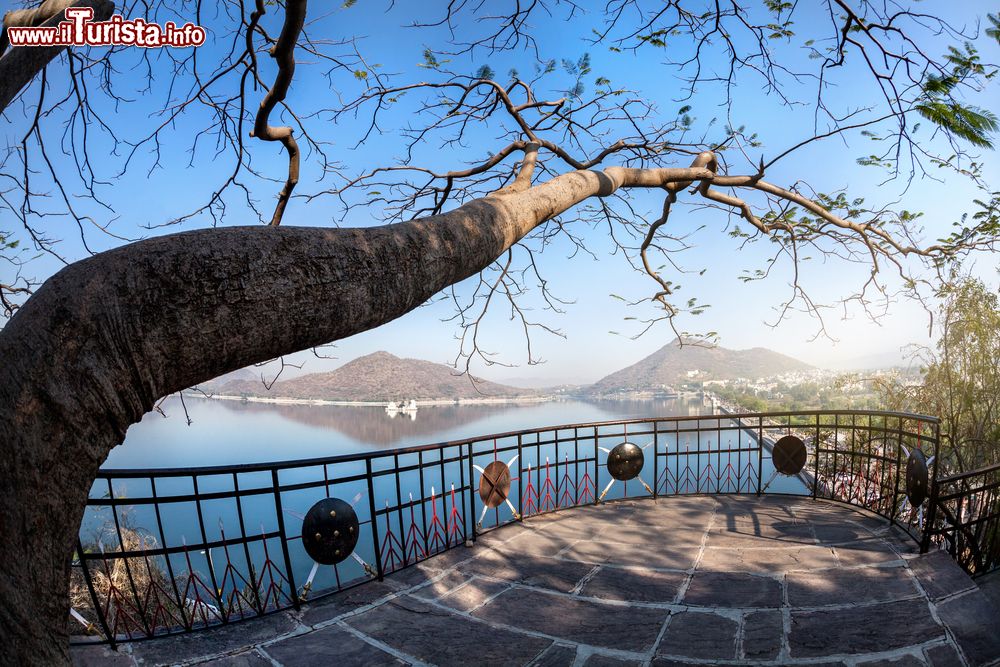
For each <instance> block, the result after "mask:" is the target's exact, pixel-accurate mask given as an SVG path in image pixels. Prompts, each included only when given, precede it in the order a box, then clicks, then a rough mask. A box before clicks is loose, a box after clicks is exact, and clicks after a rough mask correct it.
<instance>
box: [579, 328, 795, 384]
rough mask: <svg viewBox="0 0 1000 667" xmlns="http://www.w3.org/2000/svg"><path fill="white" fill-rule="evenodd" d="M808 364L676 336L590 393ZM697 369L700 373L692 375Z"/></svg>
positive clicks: (769, 352)
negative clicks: (682, 342) (682, 341)
mask: <svg viewBox="0 0 1000 667" xmlns="http://www.w3.org/2000/svg"><path fill="white" fill-rule="evenodd" d="M811 368H812V367H811V366H809V365H808V364H806V363H804V362H801V361H799V360H798V359H793V358H792V357H788V356H785V355H783V354H779V353H778V352H775V351H773V350H768V349H766V348H763V347H755V348H751V349H749V350H729V349H726V348H724V347H711V348H708V347H700V346H696V345H692V344H690V343H687V344H685V345H684V347H680V346H679V345H678V341H677V339H674V340H673V341H671V342H670V343H668V344H667V345H664V346H663V347H661V348H660V349H659V350H657V351H656V352H654V353H653V354H651V355H649V356H648V357H646V358H645V359H643V360H642V361H639V362H637V363H634V364H632V365H631V366H628V367H626V368H623V369H621V370H620V371H615V372H614V373H612V374H610V375H608V376H606V377H604V378H602V379H601V380H599V381H597V382H596V383H595V384H593V385H591V386H590V387H589V388H588V390H587V393H588V394H590V395H602V394H613V393H619V392H626V391H651V390H658V389H664V388H668V387H677V386H678V385H681V384H683V383H685V382H691V381H697V382H702V381H705V380H731V379H734V378H751V379H753V378H762V377H769V376H772V375H781V374H783V373H789V372H794V371H805V370H809V369H811ZM694 371H697V374H693V375H689V373H692V372H694Z"/></svg>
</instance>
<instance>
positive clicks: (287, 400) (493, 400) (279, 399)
mask: <svg viewBox="0 0 1000 667" xmlns="http://www.w3.org/2000/svg"><path fill="white" fill-rule="evenodd" d="M702 395H703V392H700V391H685V392H679V393H677V392H675V393H667V394H664V393H662V392H655V391H649V392H629V393H619V394H612V395H606V396H577V395H573V394H545V395H540V396H497V397H484V398H436V399H423V400H416V401H415V403H416V405H417V407H433V406H445V405H517V404H535V403H548V402H553V401H563V400H572V399H590V400H612V401H613V400H635V399H655V398H663V399H671V398H698V397H701V396H702ZM184 398H200V399H205V400H218V401H242V402H246V403H270V404H275V405H315V406H340V407H360V408H385V407H387V406H388V405H390V404H398V401H337V400H330V399H323V398H293V397H287V396H251V395H234V394H205V393H202V392H184Z"/></svg>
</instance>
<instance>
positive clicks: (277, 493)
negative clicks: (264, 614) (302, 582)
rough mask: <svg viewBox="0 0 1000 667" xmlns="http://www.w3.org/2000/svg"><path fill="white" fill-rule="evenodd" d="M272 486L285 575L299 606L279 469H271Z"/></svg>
mask: <svg viewBox="0 0 1000 667" xmlns="http://www.w3.org/2000/svg"><path fill="white" fill-rule="evenodd" d="M271 488H272V489H274V511H275V514H276V515H277V516H278V534H279V535H280V536H281V555H282V556H284V558H285V575H286V576H287V577H288V585H289V586H290V587H291V589H292V595H291V597H292V606H293V607H295V608H296V609H298V608H299V588H298V586H296V585H295V576H294V575H293V574H292V558H291V556H290V555H289V554H288V535H286V534H285V510H283V509H282V507H281V489H280V488H279V486H278V469H277V468H272V469H271Z"/></svg>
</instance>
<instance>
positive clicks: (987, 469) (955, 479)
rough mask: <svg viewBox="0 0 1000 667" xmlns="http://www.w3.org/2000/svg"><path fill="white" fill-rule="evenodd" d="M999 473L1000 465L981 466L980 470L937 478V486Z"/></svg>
mask: <svg viewBox="0 0 1000 667" xmlns="http://www.w3.org/2000/svg"><path fill="white" fill-rule="evenodd" d="M996 471H1000V463H994V464H993V465H988V466H983V467H982V468H976V469H975V470H967V471H966V472H958V473H955V474H954V475H948V476H947V477H938V479H937V481H938V484H951V483H953V482H961V481H962V480H966V479H969V478H971V477H977V476H979V475H986V474H988V473H991V472H996Z"/></svg>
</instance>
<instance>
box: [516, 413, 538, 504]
mask: <svg viewBox="0 0 1000 667" xmlns="http://www.w3.org/2000/svg"><path fill="white" fill-rule="evenodd" d="M521 439H522V435H521V434H520V433H518V434H517V520H518V521H524V451H523V449H524V448H523V446H522V444H521ZM537 440H538V436H537V435H536V436H535V441H536V442H537Z"/></svg>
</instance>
